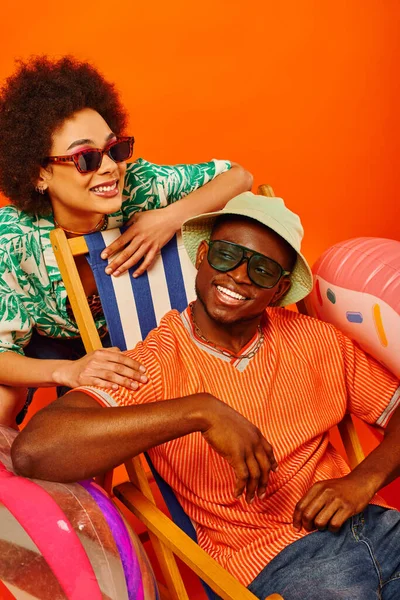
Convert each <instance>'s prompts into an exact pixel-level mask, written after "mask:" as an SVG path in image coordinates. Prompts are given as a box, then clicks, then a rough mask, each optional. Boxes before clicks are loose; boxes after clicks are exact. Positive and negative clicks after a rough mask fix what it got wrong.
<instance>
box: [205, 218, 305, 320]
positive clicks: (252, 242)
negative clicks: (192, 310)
mask: <svg viewBox="0 0 400 600" xmlns="http://www.w3.org/2000/svg"><path fill="white" fill-rule="evenodd" d="M211 240H225V241H228V242H233V243H234V244H239V245H241V246H244V247H246V248H249V249H251V250H254V252H257V253H259V254H263V255H264V256H268V257H269V258H272V259H273V260H274V261H276V262H277V263H279V265H281V267H282V268H283V269H284V270H285V271H291V270H292V267H293V262H294V251H291V249H290V247H289V246H288V244H287V243H286V242H285V241H284V240H282V238H281V237H280V236H278V235H277V234H276V233H275V232H273V231H271V230H270V229H268V228H267V227H265V226H264V225H262V224H261V223H258V222H257V221H254V220H253V219H248V218H244V217H240V218H238V217H224V218H223V219H221V220H219V221H217V223H216V225H215V226H214V229H213V232H212V235H211ZM207 253H208V244H207V243H206V242H202V243H201V244H200V246H199V249H198V253H197V262H196V267H197V269H198V273H197V278H196V292H197V297H198V299H199V300H200V302H201V304H202V305H203V307H204V309H205V312H206V313H207V315H208V316H209V317H210V318H211V319H212V320H213V321H216V322H218V323H226V324H230V323H231V324H233V323H238V322H243V321H252V320H253V319H257V318H259V317H260V315H262V314H263V312H264V310H265V309H266V307H267V306H269V305H270V304H273V303H274V302H276V301H277V300H278V299H279V298H280V297H281V296H283V295H284V294H285V293H286V291H287V290H288V289H289V287H290V279H289V278H288V277H286V276H284V277H282V278H281V279H280V280H279V281H278V283H277V284H276V285H275V286H274V287H273V288H270V289H266V288H262V287H260V286H258V285H256V284H254V283H253V282H252V281H251V280H250V279H249V276H248V274H247V261H244V262H243V263H242V264H240V265H239V266H238V267H236V268H235V269H233V270H232V271H227V272H225V273H222V272H220V271H217V270H216V269H214V268H213V267H212V266H211V265H210V264H209V262H208V260H207Z"/></svg>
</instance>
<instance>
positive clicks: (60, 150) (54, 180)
mask: <svg viewBox="0 0 400 600" xmlns="http://www.w3.org/2000/svg"><path fill="white" fill-rule="evenodd" d="M115 139H116V135H115V134H114V133H113V132H112V131H111V129H110V128H109V126H108V125H107V123H106V122H105V120H104V119H103V117H102V116H101V115H100V114H99V113H97V112H96V111H94V110H92V109H89V108H85V109H83V110H81V111H79V112H77V113H75V114H74V115H73V116H72V117H71V118H69V119H67V120H66V121H65V122H64V123H63V124H62V126H61V127H59V128H58V129H57V130H56V131H55V132H54V134H53V143H52V147H51V151H50V156H63V155H72V154H74V153H75V152H79V151H81V150H87V149H91V148H98V149H104V148H105V147H106V146H108V145H109V144H110V143H111V142H113V141H114V140H115ZM125 172H126V162H122V163H116V162H114V161H113V160H112V159H111V158H110V157H109V156H107V154H104V155H103V160H102V163H101V165H100V167H99V169H98V170H97V171H93V172H90V173H79V171H78V170H77V169H76V167H75V164H74V163H73V162H72V161H71V162H64V163H60V164H51V165H49V166H48V167H46V168H42V169H41V176H40V181H39V182H38V186H39V187H44V188H46V189H47V191H48V193H49V197H50V200H51V204H52V207H53V212H54V216H55V218H56V220H57V221H58V223H60V225H62V226H63V227H65V228H67V229H74V230H77V231H85V230H88V229H90V228H91V227H94V226H95V225H96V224H97V222H98V221H99V218H101V215H105V214H111V213H113V212H115V211H117V210H119V209H120V208H121V204H122V192H123V189H124V177H125Z"/></svg>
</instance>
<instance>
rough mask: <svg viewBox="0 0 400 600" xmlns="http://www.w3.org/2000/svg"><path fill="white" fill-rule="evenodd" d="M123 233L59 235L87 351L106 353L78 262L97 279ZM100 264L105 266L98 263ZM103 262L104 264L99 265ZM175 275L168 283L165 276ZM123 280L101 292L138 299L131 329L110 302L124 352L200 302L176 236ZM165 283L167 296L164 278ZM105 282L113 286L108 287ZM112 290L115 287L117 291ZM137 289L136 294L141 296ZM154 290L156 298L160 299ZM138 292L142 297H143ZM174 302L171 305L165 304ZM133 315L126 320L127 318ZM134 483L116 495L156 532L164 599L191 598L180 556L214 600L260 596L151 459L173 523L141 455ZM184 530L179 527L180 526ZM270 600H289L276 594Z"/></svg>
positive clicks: (54, 236)
mask: <svg viewBox="0 0 400 600" xmlns="http://www.w3.org/2000/svg"><path fill="white" fill-rule="evenodd" d="M119 234H120V230H109V231H106V232H103V233H102V234H91V235H90V236H85V237H79V238H72V239H70V240H68V239H67V238H66V236H65V233H64V232H63V231H62V230H61V229H55V230H53V231H52V232H51V234H50V238H51V242H52V245H53V249H54V252H55V256H56V259H57V262H58V266H59V268H60V272H61V275H62V278H63V280H64V284H65V287H66V290H67V293H68V297H69V300H70V303H71V306H72V309H73V311H74V315H75V318H76V321H77V324H78V327H79V330H80V333H81V336H82V340H83V342H84V345H85V348H86V350H87V352H91V351H93V350H96V349H98V348H101V340H100V338H99V335H98V332H97V330H96V327H95V324H94V321H93V317H92V314H91V312H90V309H89V306H88V303H87V299H86V296H85V292H84V290H83V286H82V283H81V280H80V277H79V273H78V270H77V267H76V264H75V260H74V257H77V256H81V255H84V254H85V255H87V254H88V253H90V258H89V262H90V263H91V266H92V269H93V273H94V275H95V278H96V274H97V273H96V272H97V271H101V272H103V271H104V268H105V266H106V263H105V262H104V261H102V260H101V259H99V255H100V252H101V250H102V249H103V248H104V246H105V245H108V244H109V243H111V241H112V240H113V239H115V237H117V236H118V235H119ZM104 238H105V239H104ZM96 263H97V264H96ZM99 263H100V264H99ZM165 271H168V277H167V278H165V275H163V272H165ZM123 277H124V276H121V277H119V278H111V277H107V278H104V279H102V282H99V281H98V289H99V293H100V296H101V297H102V298H106V299H110V298H112V297H114V296H115V292H116V289H115V287H120V286H123V285H126V287H127V293H128V295H129V294H131V305H130V310H129V314H128V315H127V316H128V325H127V326H124V324H123V318H122V319H121V315H122V317H123V316H124V310H123V307H122V310H121V311H118V310H117V311H116V310H115V305H116V304H117V302H115V303H113V302H111V303H108V302H104V305H103V309H105V306H106V305H107V306H108V305H109V304H110V305H111V308H110V309H109V310H108V309H107V310H106V309H105V313H106V318H107V319H108V322H109V324H110V325H112V326H111V327H109V330H110V335H111V340H112V343H113V344H115V345H118V347H120V348H121V349H124V348H126V347H133V346H134V345H135V344H136V343H137V342H138V341H139V340H140V339H142V338H143V337H145V335H147V333H148V331H150V330H151V329H152V328H153V327H155V326H156V324H157V322H158V321H159V320H160V318H161V317H162V316H163V314H165V312H167V311H168V310H169V309H170V308H176V309H178V310H183V309H184V308H185V307H186V306H187V303H188V301H190V300H191V299H192V298H193V297H194V285H193V284H194V268H193V266H192V265H191V263H190V261H189V259H188V257H187V255H186V251H185V250H184V248H183V245H182V243H181V241H180V239H179V237H177V236H175V237H174V238H173V239H172V240H171V241H170V242H169V243H168V244H167V245H166V246H165V247H164V248H163V250H162V252H161V255H160V256H159V257H158V260H157V261H156V263H155V265H154V266H153V267H152V269H151V270H149V272H148V273H147V275H143V276H141V277H140V278H138V279H137V280H134V279H133V278H132V277H131V276H130V274H126V277H125V280H126V281H125V282H124V281H123ZM160 279H161V288H162V289H161V290H160V288H159V287H158V286H159V283H158V282H159V280H160ZM103 281H104V282H105V283H103ZM110 286H111V287H110ZM133 288H136V290H134V289H133ZM152 289H153V294H152ZM135 292H136V293H135ZM165 298H167V299H168V301H167V305H164V306H163V305H162V302H161V300H162V299H165ZM134 307H136V311H137V313H139V314H140V316H139V314H138V318H137V319H133V316H132V310H134ZM125 316H126V315H125ZM132 325H133V327H132ZM125 467H126V470H127V472H128V476H129V482H126V483H123V484H120V485H118V486H116V487H115V488H114V490H113V491H114V494H115V496H116V497H117V498H118V499H119V500H120V501H121V502H122V503H123V504H124V505H125V506H127V507H128V508H129V510H131V511H132V512H133V513H134V514H135V516H136V517H138V518H139V519H140V520H141V521H142V522H143V523H144V524H145V525H146V527H147V528H148V530H149V537H150V539H151V542H152V544H153V548H154V551H155V554H156V557H157V559H158V561H159V563H160V567H161V571H162V573H163V576H164V579H165V582H166V586H167V590H165V589H164V588H163V587H162V586H161V587H160V593H161V595H162V596H163V597H164V598H171V599H173V600H186V599H188V595H187V592H186V590H185V587H184V584H183V581H182V578H181V576H180V573H179V570H178V567H177V564H176V562H175V558H174V555H176V556H178V557H179V558H180V559H181V560H182V561H183V562H184V563H186V564H187V565H188V566H189V567H190V568H191V569H192V570H193V571H194V572H195V573H196V574H197V575H198V576H199V577H200V579H201V580H202V582H203V583H204V584H205V592H206V595H207V597H208V598H209V600H217V599H219V598H222V599H223V600H239V598H240V599H241V600H246V599H247V600H251V599H253V600H254V599H255V596H254V595H253V594H252V593H251V592H250V591H249V590H248V589H247V588H245V587H244V586H243V585H241V584H240V583H239V582H238V581H237V580H236V579H235V578H234V577H232V575H230V574H229V573H228V572H227V571H226V570H225V569H223V568H222V567H221V566H220V565H219V564H218V563H217V562H216V561H214V560H213V559H212V558H211V557H210V556H209V555H208V554H207V553H205V552H204V551H203V550H202V549H201V548H200V547H199V546H198V545H197V543H196V533H195V529H194V527H193V524H192V523H191V521H190V519H189V518H188V516H187V515H186V514H185V513H184V511H183V509H182V508H181V506H180V505H179V503H178V501H177V500H176V498H175V495H174V493H173V491H172V490H171V488H170V487H169V486H168V485H167V484H166V482H164V481H163V480H162V478H160V476H159V475H158V473H157V472H156V471H155V470H154V467H153V465H152V464H151V461H150V468H151V469H152V471H153V473H154V477H155V479H156V482H157V483H158V485H159V486H160V490H161V492H162V494H163V497H164V500H165V503H166V505H167V507H168V509H169V511H170V513H171V516H172V517H173V519H174V521H175V522H173V521H171V519H169V518H168V517H167V516H166V515H165V514H164V513H163V512H162V511H161V510H160V509H159V508H158V507H157V506H156V505H155V502H154V496H153V494H152V490H151V487H150V484H149V481H148V477H147V475H146V473H145V471H144V469H143V465H142V462H141V460H140V457H135V458H134V459H132V460H131V461H129V462H127V463H126V464H125ZM104 483H105V487H106V489H107V488H108V491H109V490H110V478H109V477H106V478H105V481H104ZM178 525H179V526H178ZM266 600H283V599H282V597H281V596H280V595H278V594H273V595H271V596H269V597H268V599H266Z"/></svg>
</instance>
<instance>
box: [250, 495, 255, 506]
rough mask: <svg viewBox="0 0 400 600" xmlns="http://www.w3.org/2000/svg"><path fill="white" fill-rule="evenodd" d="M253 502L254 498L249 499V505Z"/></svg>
mask: <svg viewBox="0 0 400 600" xmlns="http://www.w3.org/2000/svg"><path fill="white" fill-rule="evenodd" d="M253 502H254V496H253V497H252V498H250V500H249V504H253Z"/></svg>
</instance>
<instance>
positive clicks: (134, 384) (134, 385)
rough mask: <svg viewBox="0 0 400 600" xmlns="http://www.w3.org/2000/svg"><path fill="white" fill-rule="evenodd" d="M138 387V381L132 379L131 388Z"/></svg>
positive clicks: (135, 388)
mask: <svg viewBox="0 0 400 600" xmlns="http://www.w3.org/2000/svg"><path fill="white" fill-rule="evenodd" d="M138 387H139V384H138V383H136V381H132V383H131V388H132V389H133V390H137V389H138Z"/></svg>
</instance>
